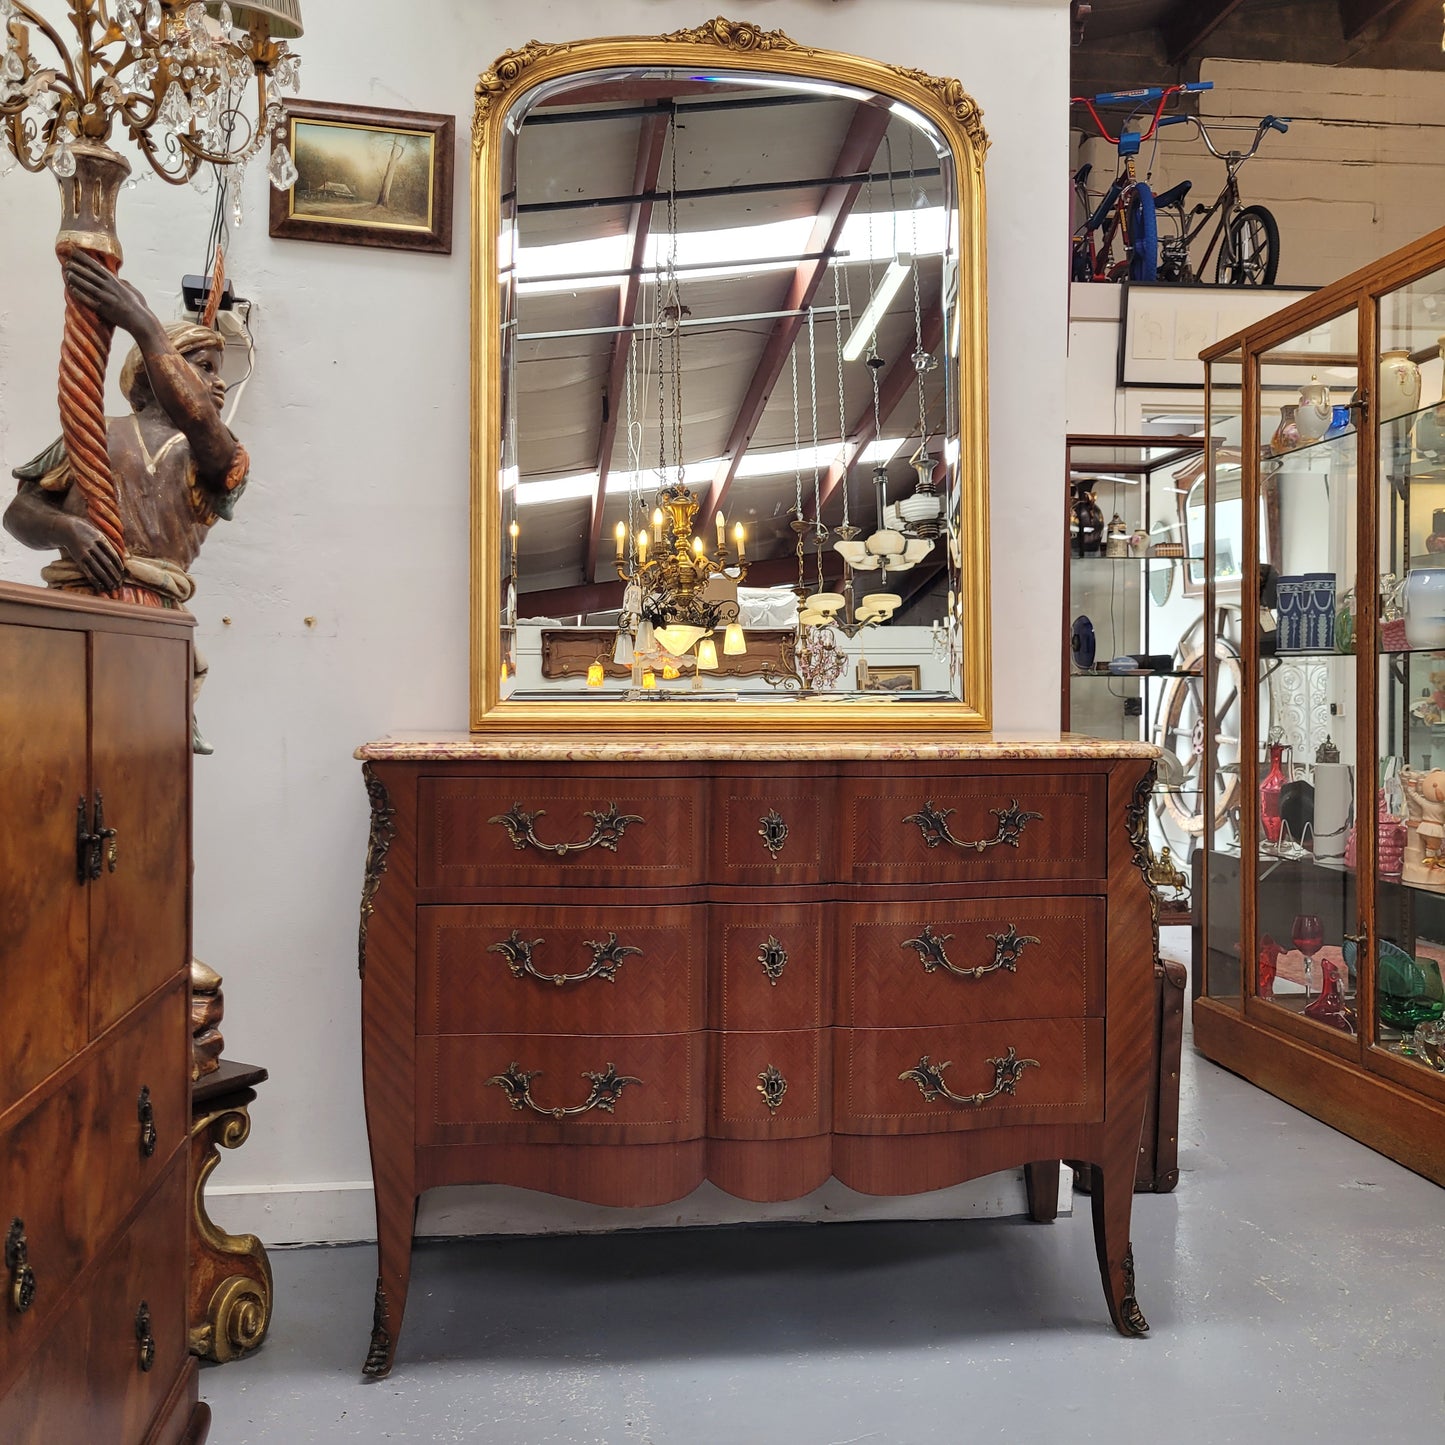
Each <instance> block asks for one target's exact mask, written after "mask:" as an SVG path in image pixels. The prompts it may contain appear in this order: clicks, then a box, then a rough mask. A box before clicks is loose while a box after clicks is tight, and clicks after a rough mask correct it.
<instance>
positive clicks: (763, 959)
mask: <svg viewBox="0 0 1445 1445" xmlns="http://www.w3.org/2000/svg"><path fill="white" fill-rule="evenodd" d="M758 962H759V963H760V964H762V966H763V972H764V973H765V974H767V976H768V982H769V983H770V984H772V986H773V987H774V988H776V987H777V986H778V980H779V979H780V978H782V976H783V970H784V969H785V968H786V967H787V966H788V950H787V949H786V948H784V947H783V945H782V944H781V943H779V942H778V940H777V939H776V938H774V937H773V935H772V934H771V933H770V934H768V941H767V942H766V943H760V944H759V945H758Z"/></svg>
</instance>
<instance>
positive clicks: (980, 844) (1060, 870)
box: [837, 773, 1108, 883]
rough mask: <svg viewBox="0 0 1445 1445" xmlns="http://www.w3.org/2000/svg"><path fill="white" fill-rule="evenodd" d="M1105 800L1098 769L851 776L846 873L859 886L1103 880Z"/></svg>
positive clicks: (843, 803)
mask: <svg viewBox="0 0 1445 1445" xmlns="http://www.w3.org/2000/svg"><path fill="white" fill-rule="evenodd" d="M1106 804H1107V780H1106V778H1105V776H1104V775H1103V774H1102V773H1100V774H1092V773H1055V774H1036V773H1025V774H1017V775H1011V774H1007V773H995V774H978V775H975V776H964V777H956V776H954V777H951V776H948V775H946V774H945V775H932V776H930V775H927V774H924V775H915V774H907V775H904V776H903V777H901V778H897V779H878V780H876V781H875V780H870V779H864V778H851V779H846V780H845V781H844V783H843V786H842V788H841V790H840V798H839V806H838V811H837V816H838V818H839V820H840V824H839V825H840V827H841V829H842V833H843V849H844V855H845V871H846V874H847V876H848V877H849V878H851V879H852V880H853V881H854V882H858V883H931V882H936V881H945V880H946V881H950V882H962V883H966V882H970V881H972V880H975V879H977V880H980V881H992V880H995V879H1009V878H1020V879H1034V878H1101V877H1103V876H1104V875H1105V873H1106V871H1107V848H1106V844H1107V841H1108V840H1107V838H1106V836H1105V808H1106Z"/></svg>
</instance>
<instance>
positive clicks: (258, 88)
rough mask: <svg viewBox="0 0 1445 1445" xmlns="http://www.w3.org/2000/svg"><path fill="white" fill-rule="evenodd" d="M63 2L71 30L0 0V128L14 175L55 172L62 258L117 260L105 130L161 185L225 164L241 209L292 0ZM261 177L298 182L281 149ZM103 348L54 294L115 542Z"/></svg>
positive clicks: (289, 74)
mask: <svg viewBox="0 0 1445 1445" xmlns="http://www.w3.org/2000/svg"><path fill="white" fill-rule="evenodd" d="M66 14H67V18H68V20H69V24H70V29H71V31H72V32H73V35H72V36H71V37H69V38H67V37H66V36H64V35H62V33H61V31H60V29H58V28H57V27H56V26H55V25H52V24H51V23H49V22H48V21H47V20H45V19H44V18H43V17H42V16H41V15H40V14H38V13H37V11H36V10H35V9H34V8H33V7H32V6H31V5H30V4H27V3H26V0H0V45H3V49H0V128H3V134H4V139H5V144H6V145H7V146H8V148H9V150H10V151H11V153H12V154H13V155H14V157H15V159H16V160H18V161H19V163H20V164H21V165H22V166H23V167H24V168H25V169H26V170H27V171H32V172H38V171H41V170H47V169H48V170H49V171H50V172H51V173H52V174H53V175H54V176H55V178H56V180H57V181H59V183H60V193H61V224H60V234H59V236H58V237H57V239H56V246H55V249H56V255H57V256H58V257H59V259H60V262H61V265H62V266H63V265H64V264H65V262H66V261H67V260H68V259H69V258H70V257H71V256H72V255H73V254H74V253H75V252H77V251H84V252H88V253H89V254H91V255H93V256H95V257H97V258H98V259H99V260H100V261H101V262H102V263H103V264H104V265H106V266H107V267H108V268H109V269H110V270H111V271H119V269H120V265H121V259H122V253H121V246H120V240H119V237H118V235H117V232H116V202H117V200H118V198H119V194H120V189H121V186H122V184H123V182H124V181H125V179H126V177H127V176H129V174H130V165H129V163H128V162H127V161H126V160H125V158H124V157H123V156H122V155H121V154H120V153H119V152H118V151H116V150H115V149H113V148H112V146H111V145H110V144H109V142H110V138H111V135H112V134H113V132H114V131H115V129H116V127H117V126H119V127H120V128H121V129H122V130H123V131H124V132H125V133H126V134H127V135H129V137H130V138H131V140H132V141H133V142H134V144H135V146H136V148H137V149H138V150H139V151H140V153H141V154H142V155H143V156H144V157H145V160H146V162H147V164H148V165H149V166H150V168H151V169H152V170H153V171H155V173H156V174H157V175H159V176H160V177H161V178H162V179H163V180H166V181H169V182H170V183H171V184H172V185H184V184H185V183H186V182H187V181H188V180H190V179H191V178H192V177H193V176H195V175H196V173H197V172H198V171H199V170H200V169H201V167H202V166H205V165H214V166H218V167H219V166H224V167H227V168H228V180H227V198H228V200H229V202H230V205H231V209H232V213H233V216H234V218H235V219H236V220H239V219H240V204H241V176H242V173H243V171H244V168H245V166H246V165H247V163H248V162H250V161H251V160H253V159H254V158H255V157H256V156H257V155H258V154H259V153H260V151H261V148H262V147H263V146H264V145H265V143H266V139H267V136H268V135H270V134H271V133H272V132H273V131H275V130H276V129H277V128H278V127H279V126H280V124H281V120H282V113H281V103H280V101H279V100H278V99H277V96H278V95H279V93H280V92H282V91H284V90H288V89H294V88H295V86H296V84H297V80H298V69H299V65H300V60H299V58H298V57H297V56H295V55H293V54H292V53H291V50H290V47H289V45H288V41H289V40H291V39H294V38H295V37H296V36H299V35H300V34H301V9H300V3H299V0H237V3H236V4H234V5H229V4H226V3H215V0H209V3H205V4H203V3H200V0H192V3H186V0H66ZM37 51H39V52H40V53H37ZM253 82H254V83H255V98H254V101H253V102H252V103H253V104H254V107H255V109H254V113H252V112H250V111H249V110H248V108H247V104H248V97H249V96H250V94H251V87H252V83H253ZM268 173H269V175H270V178H271V182H272V184H273V185H275V186H276V187H277V188H278V189H280V190H285V189H286V188H287V187H288V186H290V185H291V184H293V183H294V181H295V180H296V167H295V165H294V164H293V163H292V160H291V157H290V155H289V154H288V153H287V151H286V147H285V146H284V145H281V144H277V145H275V146H274V147H273V149H272V153H271V159H270V164H269V166H268ZM110 344H111V328H110V327H109V326H108V325H107V324H106V323H104V322H103V321H102V320H101V319H100V317H98V316H97V315H96V314H95V313H94V312H93V311H92V310H90V308H89V307H87V306H85V305H84V304H82V303H81V302H79V301H77V300H76V299H75V297H73V296H71V295H68V294H67V297H66V307H65V332H64V338H63V340H62V343H61V359H60V424H61V432H62V434H63V436H64V438H65V444H66V450H67V452H68V454H69V456H70V459H71V463H72V465H73V467H74V469H75V477H76V483H77V485H78V486H79V487H80V490H81V494H82V495H83V496H84V498H85V502H86V510H87V513H88V515H89V517H90V519H91V521H93V522H94V523H95V524H96V525H97V526H98V527H99V528H100V529H101V531H102V532H103V533H104V534H105V535H106V536H107V537H109V538H110V540H111V541H112V543H113V544H114V545H115V547H116V548H117V550H118V551H122V553H123V549H124V539H123V537H122V536H121V528H120V520H119V510H118V506H117V502H116V497H115V486H114V482H113V480H112V478H111V475H110V467H109V462H108V459H107V450H106V431H105V415H104V400H105V374H106V366H107V362H108V360H109V357H110Z"/></svg>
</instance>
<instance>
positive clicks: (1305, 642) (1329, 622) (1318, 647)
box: [1300, 572, 1335, 652]
mask: <svg viewBox="0 0 1445 1445" xmlns="http://www.w3.org/2000/svg"><path fill="white" fill-rule="evenodd" d="M1304 580H1305V582H1306V583H1308V584H1309V585H1308V588H1307V590H1306V594H1305V606H1304V618H1303V624H1304V625H1303V628H1302V633H1301V639H1300V645H1301V647H1302V648H1303V649H1304V650H1305V651H1306V652H1333V651H1334V648H1335V574H1334V573H1333V572H1306V573H1305V575H1304Z"/></svg>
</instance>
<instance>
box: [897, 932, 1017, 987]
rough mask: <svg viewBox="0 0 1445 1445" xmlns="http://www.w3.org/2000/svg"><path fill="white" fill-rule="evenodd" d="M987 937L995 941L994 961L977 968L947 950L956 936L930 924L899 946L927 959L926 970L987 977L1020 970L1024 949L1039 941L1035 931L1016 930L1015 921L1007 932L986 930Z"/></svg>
mask: <svg viewBox="0 0 1445 1445" xmlns="http://www.w3.org/2000/svg"><path fill="white" fill-rule="evenodd" d="M984 937H985V938H986V939H988V941H989V942H990V943H991V944H993V962H992V963H981V964H979V965H978V967H977V968H959V966H958V965H957V964H956V963H954V962H953V961H952V960H951V959H950V958H949V956H948V954H947V953H946V952H945V951H944V944H946V943H948V942H949V941H950V940H951V939H952V938H953V935H952V934H951V933H944V934H941V935H940V934H937V933H935V932H934V931H933V929H932V928H930V927H929V925H928V924H926V923H925V924H924V925H923V932H922V933H921V934H919V936H918V937H917V938H905V939H904V940H903V942H902V943H900V944H899V945H898V946H899V947H900V948H911V949H912V950H913V951H914V952H915V953H916V954H917V955H918V956H919V958H921V959H922V960H923V971H924V972H925V973H937V972H938V970H939V969H940V968H946V969H947V970H948V971H949V973H951V974H953V975H954V977H955V978H983V977H985V976H986V975H987V974H990V973H996V972H997V971H998V970H999V969H1001V968H1002V969H1006V970H1007V971H1008V972H1009V973H1017V972H1018V963H1019V959H1020V958H1021V957H1022V956H1023V951H1024V949H1025V948H1027V947H1028V945H1029V944H1031V943H1037V942H1038V939H1037V938H1035V937H1034V936H1033V935H1032V934H1029V933H1017V932H1015V931H1014V926H1013V924H1012V923H1010V924H1006V925H1005V929H1004V932H1002V933H985V934H984Z"/></svg>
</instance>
